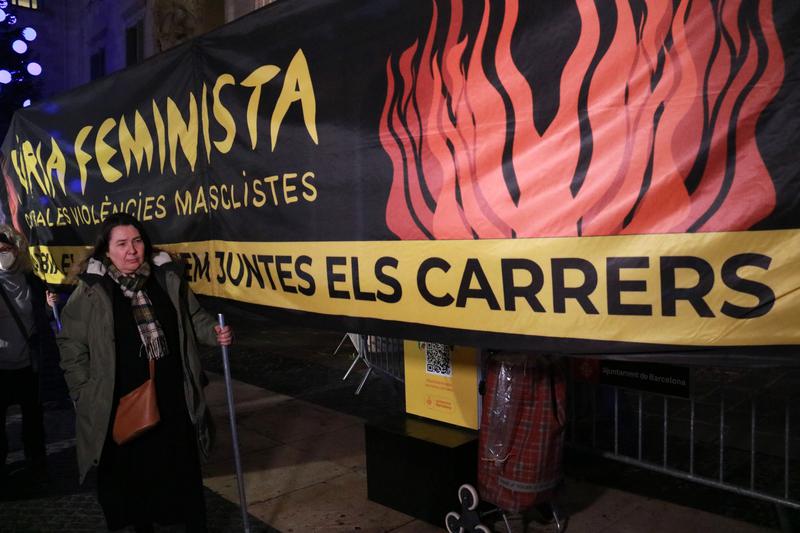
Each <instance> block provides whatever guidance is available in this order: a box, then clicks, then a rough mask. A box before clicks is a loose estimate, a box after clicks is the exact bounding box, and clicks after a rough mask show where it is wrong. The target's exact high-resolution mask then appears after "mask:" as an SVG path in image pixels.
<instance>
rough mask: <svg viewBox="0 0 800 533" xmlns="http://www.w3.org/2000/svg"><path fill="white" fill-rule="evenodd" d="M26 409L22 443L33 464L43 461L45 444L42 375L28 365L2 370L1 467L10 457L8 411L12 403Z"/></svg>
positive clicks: (24, 411) (0, 400) (0, 411)
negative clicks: (41, 396)
mask: <svg viewBox="0 0 800 533" xmlns="http://www.w3.org/2000/svg"><path fill="white" fill-rule="evenodd" d="M15 404H19V406H20V407H21V409H22V445H23V447H24V449H25V458H26V459H27V460H28V462H29V463H30V464H32V465H39V464H42V463H43V462H44V460H45V456H46V451H45V446H44V415H43V413H42V405H41V403H40V402H39V375H38V374H37V373H36V372H34V371H33V368H32V367H30V366H27V367H25V368H20V369H19V370H0V414H2V417H0V418H2V420H0V422H2V423H0V461H2V462H0V470H1V469H2V467H3V466H4V465H5V464H6V457H8V440H7V438H6V411H7V410H8V407H9V406H10V405H15Z"/></svg>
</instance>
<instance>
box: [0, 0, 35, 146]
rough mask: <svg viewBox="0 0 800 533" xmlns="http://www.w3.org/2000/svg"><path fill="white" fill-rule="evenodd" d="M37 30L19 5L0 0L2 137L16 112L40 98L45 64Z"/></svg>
mask: <svg viewBox="0 0 800 533" xmlns="http://www.w3.org/2000/svg"><path fill="white" fill-rule="evenodd" d="M35 40H36V30H35V29H34V28H33V27H31V26H27V25H25V23H24V21H23V20H21V18H20V17H19V16H18V14H17V10H16V8H14V6H10V5H9V4H8V1H7V0H0V137H1V136H3V135H5V132H6V130H7V128H8V124H9V122H10V121H11V116H12V115H13V114H14V111H16V110H17V109H19V108H21V107H26V106H28V105H30V104H31V102H32V101H34V100H36V97H37V96H38V93H39V78H40V76H41V73H42V67H41V65H40V64H39V63H38V62H37V61H36V59H35V52H34V50H33V43H34V41H35Z"/></svg>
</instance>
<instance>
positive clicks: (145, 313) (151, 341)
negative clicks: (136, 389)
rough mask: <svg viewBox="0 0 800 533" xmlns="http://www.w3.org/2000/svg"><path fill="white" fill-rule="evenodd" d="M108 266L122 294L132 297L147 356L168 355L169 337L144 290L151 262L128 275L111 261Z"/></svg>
mask: <svg viewBox="0 0 800 533" xmlns="http://www.w3.org/2000/svg"><path fill="white" fill-rule="evenodd" d="M106 268H107V269H108V270H107V273H108V276H109V277H110V278H111V279H113V280H114V281H115V282H116V283H117V285H119V288H120V289H122V294H124V295H125V296H126V297H128V298H130V299H131V306H132V307H133V319H134V320H135V321H136V327H137V328H138V329H139V337H141V339H142V344H143V345H144V349H145V351H146V352H147V358H148V359H160V358H162V357H164V356H165V355H167V339H166V338H165V337H164V330H162V329H161V324H159V323H158V320H157V319H156V315H155V313H154V312H153V302H151V301H150V298H148V297H147V293H146V292H145V291H144V290H143V287H144V284H145V282H147V278H148V277H149V276H150V263H148V262H147V261H145V262H144V263H142V266H140V267H139V268H138V269H137V270H136V272H134V273H133V274H130V275H127V276H126V275H125V274H123V273H122V272H120V271H119V270H118V269H117V267H115V266H114V263H111V262H110V261H109V262H108V265H107V266H106Z"/></svg>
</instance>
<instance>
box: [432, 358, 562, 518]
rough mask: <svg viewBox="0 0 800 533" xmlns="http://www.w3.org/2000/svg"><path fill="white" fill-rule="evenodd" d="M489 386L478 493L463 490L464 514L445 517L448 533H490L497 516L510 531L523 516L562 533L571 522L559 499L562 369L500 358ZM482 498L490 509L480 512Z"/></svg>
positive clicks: (547, 362)
mask: <svg viewBox="0 0 800 533" xmlns="http://www.w3.org/2000/svg"><path fill="white" fill-rule="evenodd" d="M485 380H486V393H485V396H484V401H483V412H482V416H481V426H480V434H479V452H478V453H479V463H478V487H477V489H476V488H474V487H472V486H471V485H462V486H461V487H460V488H459V489H458V499H459V501H460V503H461V512H460V513H459V512H450V513H448V514H447V516H446V517H445V525H446V527H447V530H448V531H450V532H451V533H460V532H471V531H474V532H489V531H491V529H490V528H489V527H488V526H487V525H486V524H484V523H483V522H485V521H486V519H487V518H489V516H490V515H491V514H494V513H498V512H499V513H500V514H501V516H502V519H503V522H504V523H505V526H506V528H507V529H508V531H509V532H510V531H511V527H510V526H509V523H508V520H507V514H508V513H521V514H522V515H523V520H524V521H525V522H527V521H528V520H527V518H528V517H530V516H531V515H532V513H533V512H534V511H537V512H539V513H540V514H541V515H542V516H543V517H544V518H548V519H550V520H552V522H553V523H554V525H555V528H556V530H557V531H559V532H561V531H564V529H565V528H566V519H565V517H564V515H563V513H562V512H561V510H560V508H559V507H558V505H557V503H556V498H555V496H556V491H557V489H558V487H559V486H560V485H561V482H562V479H563V465H562V462H563V447H564V425H565V422H566V408H565V406H566V373H565V369H564V365H563V364H562V362H561V360H560V359H558V358H555V357H550V356H543V355H536V354H530V353H513V354H512V353H496V354H492V355H491V356H490V358H489V360H488V363H487V366H486V373H485ZM479 495H480V497H479ZM481 498H482V499H483V500H484V501H485V502H487V503H489V504H491V507H490V508H489V509H485V506H481V505H480V504H481V501H480V500H481Z"/></svg>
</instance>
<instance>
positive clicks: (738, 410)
mask: <svg viewBox="0 0 800 533" xmlns="http://www.w3.org/2000/svg"><path fill="white" fill-rule="evenodd" d="M691 376H692V387H691V392H690V394H689V397H688V398H678V397H671V396H665V395H661V394H656V393H652V392H642V391H637V390H632V389H624V388H620V387H617V386H611V385H602V384H591V383H582V382H579V381H576V380H572V381H571V382H570V386H569V401H570V420H569V424H568V427H567V432H568V433H567V444H568V446H570V447H572V448H575V449H578V450H581V451H586V452H591V453H595V454H598V455H601V456H603V457H606V458H610V459H614V460H617V461H621V462H624V463H627V464H632V465H635V466H638V467H641V468H644V469H648V470H653V471H656V472H661V473H663V474H668V475H671V476H676V477H679V478H683V479H687V480H690V481H693V482H697V483H701V484H703V485H708V486H711V487H716V488H720V489H724V490H728V491H731V492H735V493H738V494H743V495H747V496H751V497H755V498H759V499H762V500H766V501H769V502H772V503H775V504H776V505H777V509H778V511H779V512H778V514H779V517H780V518H781V520H783V519H784V518H785V517H784V516H782V512H783V510H784V509H783V508H782V506H785V507H789V508H794V509H800V421H798V420H797V411H798V409H797V408H795V407H794V406H795V405H798V403H797V402H798V400H800V370H796V369H788V370H787V369H731V368H692V369H691Z"/></svg>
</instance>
